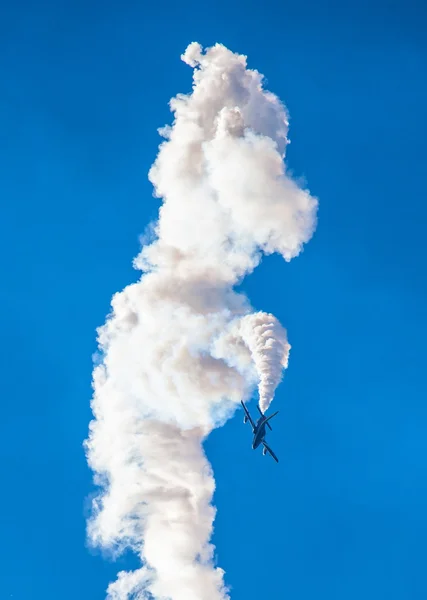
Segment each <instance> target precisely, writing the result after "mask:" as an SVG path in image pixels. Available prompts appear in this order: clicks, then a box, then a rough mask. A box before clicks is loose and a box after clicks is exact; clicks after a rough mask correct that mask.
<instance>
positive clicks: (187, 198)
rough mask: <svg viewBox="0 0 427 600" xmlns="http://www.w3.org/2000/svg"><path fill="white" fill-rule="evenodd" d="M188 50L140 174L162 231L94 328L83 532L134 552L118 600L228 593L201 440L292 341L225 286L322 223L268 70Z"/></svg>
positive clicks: (276, 372) (264, 390) (276, 364)
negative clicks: (289, 151) (156, 144)
mask: <svg viewBox="0 0 427 600" xmlns="http://www.w3.org/2000/svg"><path fill="white" fill-rule="evenodd" d="M182 59H183V60H184V62H186V63H187V64H189V65H190V66H192V67H193V68H194V73H193V90H192V93H191V94H188V95H183V94H180V95H178V96H176V97H175V98H173V99H172V100H171V103H170V106H171V110H172V111H173V113H174V122H173V125H172V126H170V127H165V128H164V129H162V130H161V134H162V135H163V137H164V138H165V141H164V142H163V144H162V145H161V146H160V150H159V154H158V156H157V159H156V161H155V163H154V165H153V167H152V168H151V171H150V174H149V177H150V180H151V182H152V183H153V186H154V189H155V193H156V196H157V197H159V198H161V200H162V205H161V208H160V210H159V218H158V221H157V222H156V224H155V234H156V238H155V240H154V241H153V242H152V243H151V244H148V245H146V246H145V247H143V248H142V250H141V252H140V254H139V255H138V257H137V258H136V259H135V262H134V264H135V267H136V268H137V269H140V270H141V271H142V276H141V278H140V280H139V281H138V282H137V283H134V284H132V285H129V286H128V287H126V288H125V289H124V290H123V291H122V292H120V293H117V294H116V295H115V296H114V297H113V300H112V312H111V314H110V315H109V317H108V318H107V320H106V323H105V325H103V326H102V327H101V328H100V329H99V330H98V343H99V347H100V350H101V353H102V361H101V363H100V364H98V365H97V366H95V368H94V372H93V389H94V394H93V400H92V410H93V414H94V420H93V421H92V422H91V424H90V431H89V437H88V440H87V441H86V453H87V459H88V463H89V465H90V467H91V468H92V470H93V471H94V473H95V483H96V484H97V485H98V486H99V494H98V496H97V498H96V499H95V500H94V502H93V515H92V518H91V519H90V521H89V524H88V534H89V538H90V540H91V542H92V543H93V544H96V545H99V546H101V547H103V548H105V549H110V550H111V551H112V552H114V553H117V552H121V551H123V550H124V549H126V548H130V549H132V550H133V551H134V552H136V553H137V554H138V555H139V557H140V560H141V568H140V569H137V570H135V571H130V572H125V571H123V572H121V573H119V574H118V577H117V580H116V581H115V582H113V583H111V584H110V586H109V588H108V597H109V598H110V599H116V600H125V599H127V598H135V599H139V600H141V599H151V598H162V599H165V598H168V599H171V600H225V599H226V598H229V595H228V591H227V589H226V587H225V585H224V580H223V571H222V570H221V569H220V568H218V567H216V566H215V564H214V557H213V550H214V549H213V547H212V545H211V544H210V538H211V534H212V529H213V521H214V518H215V509H214V507H213V506H212V495H213V492H214V489H215V481H214V478H213V474H212V471H211V468H210V465H209V463H208V461H207V459H206V456H205V454H204V452H203V447H202V443H203V440H204V438H205V437H206V436H207V435H208V434H209V432H210V431H211V430H212V429H213V428H214V427H217V426H220V425H221V424H223V423H224V422H225V420H226V419H227V418H229V417H230V416H231V414H232V412H233V410H234V407H235V406H236V405H237V404H238V403H239V402H240V400H241V399H244V398H248V397H249V396H250V395H251V393H252V391H253V388H254V385H256V383H257V382H259V393H260V399H261V404H262V407H263V408H264V409H266V408H267V406H268V404H269V403H270V402H271V400H272V398H273V395H274V391H275V388H276V386H277V384H278V383H279V381H280V378H281V374H282V369H283V367H286V365H287V360H288V354H289V348H290V346H289V344H288V342H287V339H286V332H285V330H284V329H283V328H282V327H281V325H280V324H279V323H278V321H277V320H276V319H275V317H273V316H272V315H269V314H265V313H262V312H258V313H253V310H252V308H251V306H250V304H249V301H248V299H247V298H246V297H245V296H244V295H243V294H239V293H237V292H236V291H235V290H234V286H235V285H236V284H237V283H238V282H240V281H241V279H242V278H243V277H244V276H245V275H246V274H248V273H250V272H251V271H252V270H253V269H254V268H255V267H256V266H257V264H258V263H259V261H260V259H261V255H262V253H264V254H270V253H273V252H278V253H280V254H281V255H282V256H283V257H284V259H285V260H290V259H292V258H293V257H295V256H297V255H298V254H299V253H300V252H301V250H302V247H303V245H304V244H305V243H306V242H307V241H308V240H309V239H310V238H311V236H312V234H313V231H314V228H315V222H316V211H317V201H316V199H314V198H313V197H312V196H311V195H310V194H309V192H308V191H306V190H303V189H301V188H300V187H298V185H297V184H296V183H295V182H294V181H293V180H292V179H291V178H290V177H289V176H288V175H287V173H286V169H285V165H284V162H283V158H284V154H285V150H286V145H287V131H288V116H287V112H286V109H285V108H284V106H283V105H282V103H281V102H280V100H279V99H278V98H277V97H276V96H275V95H273V94H271V93H269V92H267V91H266V90H264V89H263V85H262V76H261V75H260V74H259V73H258V72H257V71H253V70H249V69H248V68H247V66H246V57H244V56H241V55H239V54H234V53H233V52H231V51H229V50H228V49H227V48H225V47H224V46H222V45H220V44H217V45H215V46H214V47H212V48H209V49H208V50H206V52H203V51H202V48H201V47H200V45H199V44H197V43H192V44H190V45H189V47H188V48H187V50H186V52H185V54H184V55H183V56H182Z"/></svg>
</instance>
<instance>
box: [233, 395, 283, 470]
mask: <svg viewBox="0 0 427 600" xmlns="http://www.w3.org/2000/svg"><path fill="white" fill-rule="evenodd" d="M241 403H242V406H243V410H244V411H245V416H244V418H243V423H247V422H248V421H249V423H250V424H251V426H252V433H253V434H254V439H253V441H252V450H256V448H258V446H259V445H260V444H262V445H263V446H264V448H263V449H262V454H263V456H265V455H266V454H267V452H268V453H269V454H271V456H272V457H273V458H274V460H275V461H276V462H277V463H278V462H279V459H278V458H277V456H276V455H275V454H274V452H273V450H272V449H271V448H270V446H269V445H268V444H267V442H266V441H265V426H266V425H267V427H268V428H269V429H270V430H271V425H270V423H269V420H270V419H272V418H273V417H275V416H276V415H277V413H278V412H279V411H277V412H275V413H273V414H272V415H270V416H269V417H266V416H265V415H264V413H263V412H262V411H261V409H260V407H259V406H257V408H258V410H259V412H260V414H261V416H260V418H259V419H258V421H257V422H256V423H254V422H253V420H252V417H251V415H250V414H249V411H248V409H247V408H246V406H245V403H244V402H243V400H241Z"/></svg>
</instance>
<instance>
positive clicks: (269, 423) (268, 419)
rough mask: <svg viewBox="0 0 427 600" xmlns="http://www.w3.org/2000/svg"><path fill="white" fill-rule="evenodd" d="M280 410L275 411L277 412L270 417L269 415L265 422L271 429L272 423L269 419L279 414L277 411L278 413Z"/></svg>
mask: <svg viewBox="0 0 427 600" xmlns="http://www.w3.org/2000/svg"><path fill="white" fill-rule="evenodd" d="M278 412H279V411H278V410H276V412H275V413H273V414H272V415H270V416H269V417H267V418H266V420H265V421H264V423H265V424H266V425H267V427H269V428H270V429H271V425H270V423H269V422H268V421H269V420H270V419H272V418H273V417H275V416H276V415H277V413H278Z"/></svg>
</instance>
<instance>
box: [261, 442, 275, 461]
mask: <svg viewBox="0 0 427 600" xmlns="http://www.w3.org/2000/svg"><path fill="white" fill-rule="evenodd" d="M263 445H264V448H265V449H266V450H267V452H268V453H269V454H271V456H272V457H273V458H274V460H275V461H276V462H277V463H278V462H279V459H278V458H277V456H276V455H275V454H274V452H273V450H272V449H271V448H270V446H269V445H268V444H267V442H263Z"/></svg>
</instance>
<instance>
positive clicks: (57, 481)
mask: <svg viewBox="0 0 427 600" xmlns="http://www.w3.org/2000/svg"><path fill="white" fill-rule="evenodd" d="M426 16H427V8H426V4H425V2H422V1H421V0H420V1H419V2H416V1H413V0H407V1H405V2H403V0H395V1H394V2H393V1H391V0H388V1H387V2H386V1H385V0H384V2H381V1H379V0H371V1H369V2H367V1H365V0H362V1H359V2H354V3H348V2H341V1H338V0H332V1H331V2H326V1H325V0H311V1H310V0H301V1H296V0H293V1H292V2H290V1H288V0H285V1H280V2H279V1H277V2H268V1H267V2H250V1H249V2H243V1H242V0H238V1H237V2H236V1H235V2H233V1H231V2H230V1H227V2H226V1H224V0H219V1H216V2H213V3H211V4H206V3H196V2H194V1H193V0H189V1H187V2H184V3H181V2H180V3H178V2H172V1H171V0H169V1H168V2H166V3H160V2H154V3H151V4H150V5H148V3H144V2H136V1H130V0H124V1H123V2H111V1H108V0H107V1H106V2H105V1H103V2H100V1H93V0H92V1H91V0H89V1H88V2H87V1H85V2H83V1H82V0H77V1H76V0H73V1H71V0H63V1H60V2H58V1H56V0H55V1H54V0H50V1H47V0H41V1H40V2H30V1H29V0H28V1H27V2H22V1H21V2H19V1H17V2H16V3H12V2H6V1H5V0H3V2H2V5H1V14H0V40H1V41H0V74H1V77H0V107H1V111H0V118H1V123H0V130H1V140H2V143H1V145H0V153H1V156H0V175H1V177H0V186H1V189H0V194H1V196H0V197H1V219H0V228H1V231H0V245H1V248H0V252H1V287H0V293H1V296H0V297H1V322H0V324H1V331H0V333H1V347H0V348H1V363H0V364H1V366H2V369H1V371H2V376H1V384H2V385H1V397H2V411H1V419H0V458H1V461H0V481H1V494H0V518H1V528H0V531H1V546H0V590H1V592H0V597H1V598H2V599H3V598H5V599H6V598H9V597H10V596H12V595H13V598H14V599H15V600H21V599H22V600H23V599H25V600H33V599H34V600H39V599H40V600H57V599H58V598H60V599H61V600H75V599H76V598H79V599H81V600H102V599H103V598H104V597H105V594H104V590H105V588H106V586H107V583H108V582H109V581H110V580H111V579H113V577H114V574H115V572H116V570H117V569H119V568H123V567H125V566H126V565H128V564H129V562H128V559H126V558H124V559H121V561H119V564H118V565H114V564H112V563H109V562H108V561H104V560H103V559H102V557H101V556H100V555H99V554H94V553H93V552H90V551H89V550H87V549H86V547H85V514H87V503H86V501H85V498H86V497H87V496H88V495H89V494H90V493H91V492H92V490H93V488H92V486H91V474H90V472H89V471H88V469H87V466H86V463H85V458H84V454H83V450H82V447H81V444H82V441H83V440H84V438H85V436H86V433H87V425H88V421H89V419H90V416H91V415H90V410H89V400H90V396H91V387H90V378H91V369H92V363H91V355H92V353H93V352H94V350H95V347H96V346H95V327H96V326H98V325H100V324H101V323H102V322H103V320H104V317H105V314H106V313H107V311H108V309H109V302H110V298H111V295H112V294H113V293H114V292H115V291H117V290H120V289H122V288H123V287H124V286H125V285H126V284H127V283H129V282H131V281H133V280H135V278H136V277H137V274H136V273H135V272H134V271H133V270H132V267H131V261H132V258H133V256H134V255H135V254H136V253H137V251H138V248H139V244H138V235H139V234H140V233H141V232H142V231H143V230H144V227H145V226H146V224H147V223H148V221H149V220H151V219H152V218H153V217H154V216H155V214H156V211H157V208H158V204H157V201H156V200H154V199H153V198H152V196H151V192H152V190H151V187H150V185H149V183H148V181H147V178H146V175H147V172H148V169H149V166H150V164H151V163H152V161H153V159H154V157H155V155H156V153H157V145H158V142H159V141H160V140H159V137H158V135H157V132H156V128H157V127H158V126H162V125H163V124H165V123H167V122H170V114H169V110H168V106H167V103H168V100H169V98H170V97H171V96H173V95H175V94H176V93H177V92H186V91H189V90H190V87H191V70H190V69H189V68H188V67H187V66H186V65H184V64H183V63H181V61H180V59H179V56H180V53H181V52H182V51H183V50H184V49H185V47H186V46H187V44H188V43H189V42H191V41H193V40H197V41H200V42H201V43H202V44H203V45H205V46H206V45H210V44H213V43H215V42H216V41H219V42H223V43H224V44H226V45H227V46H229V47H230V48H231V49H232V50H235V51H238V52H242V53H245V54H247V55H248V57H249V65H250V66H251V67H254V68H257V69H259V70H260V71H261V72H263V73H264V74H265V75H266V77H267V80H268V86H269V88H270V89H271V90H272V91H274V92H275V93H277V94H279V96H280V97H281V98H282V99H283V100H284V102H285V103H286V104H287V106H288V108H289V110H290V113H291V129H290V137H291V140H292V143H291V145H290V147H289V156H288V160H289V165H290V167H291V169H292V170H293V172H294V173H295V175H296V176H298V177H300V176H303V177H305V178H306V179H307V182H308V185H309V188H310V190H311V191H312V193H313V194H315V195H316V196H318V197H319V198H320V203H321V204H320V206H321V208H320V215H319V227H318V231H317V233H316V235H315V238H314V239H313V240H312V242H311V243H310V244H309V245H308V246H307V248H306V250H305V252H304V253H303V255H301V257H299V258H298V259H296V260H294V261H293V262H292V263H291V264H285V263H283V262H282V261H281V260H280V259H279V258H277V257H272V258H269V259H268V260H266V261H265V262H264V263H263V265H262V267H261V268H259V269H258V271H257V272H256V273H255V274H254V275H253V276H251V277H250V278H249V279H248V280H247V281H246V282H245V284H244V289H245V290H247V292H248V293H249V295H250V297H251V299H252V302H253V304H254V306H255V307H256V308H260V309H264V310H269V311H273V312H274V313H275V314H276V315H277V316H278V317H279V318H280V319H281V321H282V322H283V324H284V325H285V326H287V327H288V330H289V336H290V341H291V343H292V354H291V361H290V367H289V371H288V373H287V375H286V378H285V380H284V382H283V383H282V385H281V387H280V389H279V391H278V393H277V397H276V400H275V405H274V407H275V408H279V409H280V414H279V416H278V417H276V419H275V422H274V431H273V432H272V434H271V435H270V442H271V445H272V447H273V448H274V450H275V451H276V452H277V454H278V455H279V457H280V459H281V461H280V463H279V465H276V464H275V463H274V462H273V461H272V460H271V459H269V458H268V457H266V458H263V457H262V456H261V453H260V452H257V453H255V452H252V450H251V449H250V432H249V429H248V428H247V427H244V426H243V424H242V421H241V414H240V413H239V414H238V415H237V416H236V418H235V419H234V420H233V421H231V422H229V423H228V424H227V425H226V426H225V427H224V428H222V429H220V430H218V431H216V432H215V433H214V434H213V435H212V437H211V438H210V439H209V441H208V443H207V446H206V449H207V453H208V456H209V458H210V460H211V461H212V463H213V466H214V469H215V473H216V478H217V492H216V496H215V502H216V505H217V506H218V509H219V510H218V517H217V521H216V529H215V536H214V542H215V544H216V546H217V553H218V557H219V563H220V565H221V566H222V567H224V568H225V570H226V581H227V583H228V584H229V585H230V586H231V587H232V598H233V600H243V599H245V600H247V599H256V598H259V597H265V598H272V599H281V598H284V599H289V600H312V598H316V599H317V600H343V599H345V600H360V598H364V599H365V600H379V599H387V600H425V598H426V597H427V577H426V560H427V551H426V542H427V517H426V514H427V511H426V505H427V472H426V471H427V452H426V451H427V435H426V425H427V402H426V399H427V385H426V338H427V320H426V292H427V278H426V267H425V263H426V257H427V241H426V224H427V208H426V184H427V176H426V159H427V150H426V135H427V123H426V106H427V42H426V31H427V18H426Z"/></svg>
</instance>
